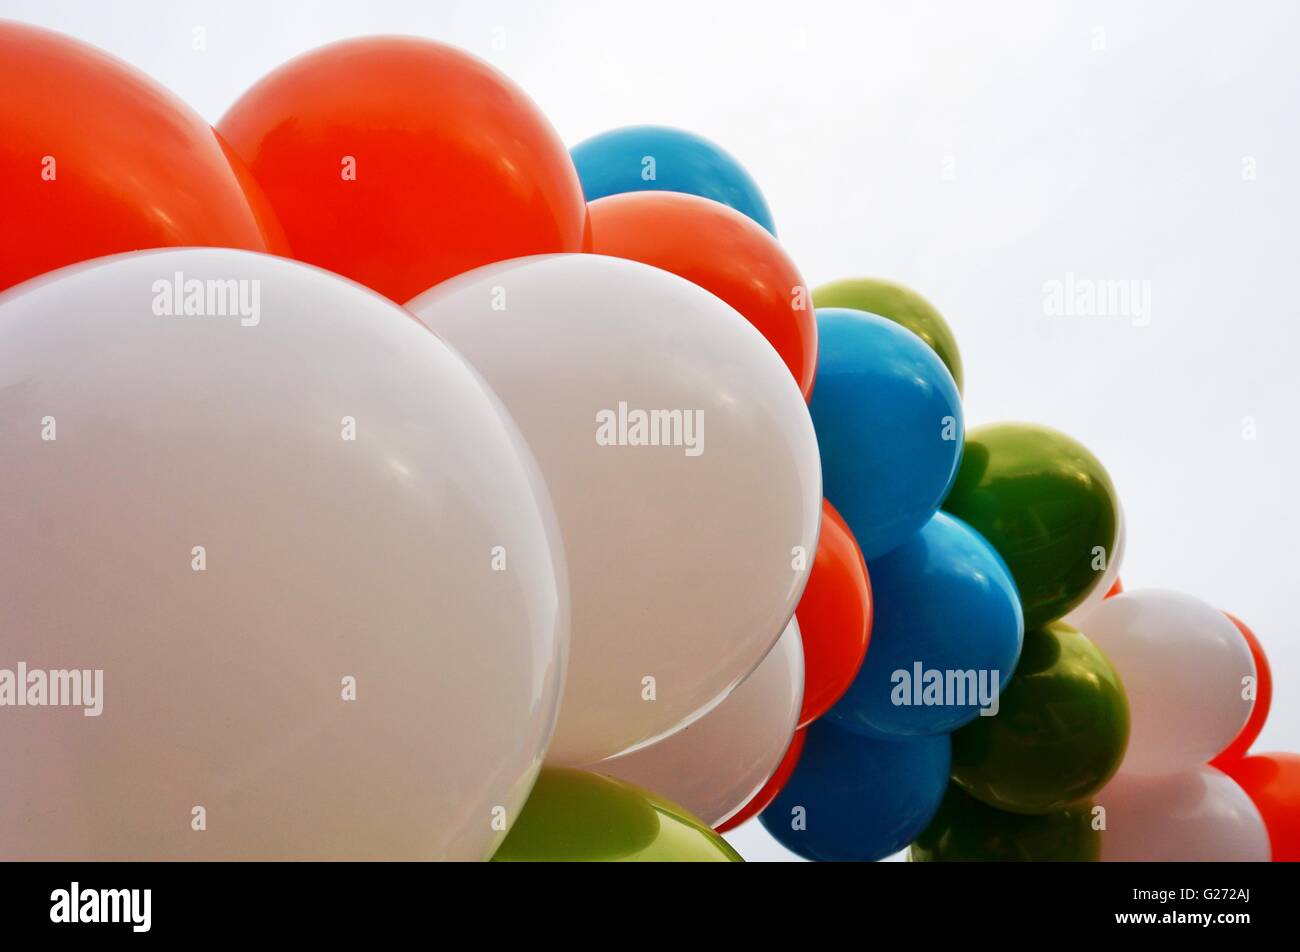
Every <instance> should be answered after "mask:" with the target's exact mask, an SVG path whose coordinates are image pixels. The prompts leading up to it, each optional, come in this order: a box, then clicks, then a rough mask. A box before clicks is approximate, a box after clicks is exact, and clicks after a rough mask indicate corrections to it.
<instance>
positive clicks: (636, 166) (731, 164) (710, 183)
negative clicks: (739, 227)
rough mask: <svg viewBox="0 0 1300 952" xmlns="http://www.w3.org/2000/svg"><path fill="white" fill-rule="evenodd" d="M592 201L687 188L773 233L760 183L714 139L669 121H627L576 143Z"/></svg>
mask: <svg viewBox="0 0 1300 952" xmlns="http://www.w3.org/2000/svg"><path fill="white" fill-rule="evenodd" d="M573 164H574V165H575V166H577V169H578V176H579V178H581V179H582V190H583V192H585V193H586V196H587V201H589V202H594V201H595V200H596V199H598V198H604V197H605V196H606V195H619V194H621V193H623V192H646V191H667V192H685V193H686V194H688V195H698V196H700V197H701V198H709V199H712V200H713V201H715V202H721V203H722V204H723V205H726V206H728V207H730V208H734V209H735V210H736V211H738V212H740V213H741V214H742V215H747V216H748V217H750V218H752V219H753V220H754V221H756V222H758V223H759V224H760V225H762V226H763V227H764V228H766V229H767V230H768V231H769V232H771V233H772V234H773V235H775V234H776V226H775V225H773V224H772V213H771V212H770V211H768V208H767V202H766V201H765V200H764V199H763V195H762V193H761V192H759V190H758V185H757V183H755V182H754V180H753V179H752V178H751V177H750V175H749V173H748V172H746V171H745V169H744V167H743V166H741V164H740V163H739V162H737V161H736V159H735V158H734V157H733V156H732V155H731V154H730V153H728V152H725V151H723V150H722V149H721V148H720V147H719V146H717V145H715V144H713V143H712V142H710V141H709V140H708V139H705V138H702V137H701V136H697V135H695V134H694V133H690V132H686V131H684V130H682V129H672V128H669V127H667V126H625V127H623V128H621V129H611V130H610V131H609V132H602V133H601V134H600V135H597V136H592V137H591V138H590V139H586V140H584V141H583V142H580V143H578V144H577V145H575V146H574V147H573Z"/></svg>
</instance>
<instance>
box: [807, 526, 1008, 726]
mask: <svg viewBox="0 0 1300 952" xmlns="http://www.w3.org/2000/svg"><path fill="white" fill-rule="evenodd" d="M867 574H868V575H869V576H870V578H871V594H872V600H873V603H874V606H875V615H874V618H873V621H872V623H871V646H870V648H868V650H867V658H866V660H865V661H864V662H863V663H862V668H861V669H860V670H859V671H858V676H857V677H856V678H855V679H854V681H853V683H852V684H851V685H850V686H849V689H848V691H846V692H845V693H844V696H843V697H842V698H840V700H839V701H838V702H837V703H836V704H835V706H834V707H833V708H831V709H830V710H829V711H828V712H827V713H826V717H827V718H828V719H829V720H832V721H834V722H835V723H836V724H837V725H839V726H840V727H843V728H845V729H847V730H851V731H856V732H858V733H861V734H866V735H868V736H876V737H880V736H884V737H897V736H900V735H902V736H917V735H924V734H940V733H947V732H949V731H954V730H956V729H957V728H959V727H961V726H962V725H963V724H968V723H970V722H971V721H973V720H974V719H975V718H977V717H979V716H981V714H983V712H985V711H987V712H988V714H987V715H985V716H992V715H993V714H996V713H997V711H998V699H999V698H1000V697H1001V692H1002V689H1003V688H1005V687H1006V686H1007V681H1008V680H1010V678H1011V674H1012V672H1013V671H1014V670H1015V667H1016V662H1017V661H1018V660H1019V658H1020V646H1021V643H1022V642H1023V641H1024V636H1025V620H1024V615H1023V614H1022V613H1021V609H1020V595H1019V593H1018V592H1017V591H1016V583H1015V581H1014V580H1013V579H1012V577H1011V571H1010V570H1009V569H1008V568H1007V566H1006V563H1005V562H1003V561H1002V556H1000V555H998V553H997V552H996V551H995V550H994V548H993V546H991V545H989V544H988V543H987V542H985V541H984V538H983V536H981V535H980V534H979V533H978V532H976V531H975V530H974V529H972V528H971V527H970V526H968V525H966V523H964V522H962V521H961V520H960V519H955V518H953V517H952V516H950V515H948V514H947V513H944V512H940V513H936V514H935V515H934V517H933V518H931V519H930V521H929V522H927V523H926V524H925V525H924V526H922V527H921V531H920V532H918V533H916V535H914V536H912V537H911V538H910V539H908V540H907V541H906V542H904V543H903V544H902V545H900V546H899V547H898V548H896V549H894V550H893V551H891V552H889V553H887V554H886V555H882V556H881V557H880V558H878V559H874V560H873V561H871V562H870V563H868V565H867Z"/></svg>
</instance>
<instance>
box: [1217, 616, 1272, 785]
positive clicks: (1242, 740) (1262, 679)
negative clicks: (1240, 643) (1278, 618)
mask: <svg viewBox="0 0 1300 952" xmlns="http://www.w3.org/2000/svg"><path fill="white" fill-rule="evenodd" d="M1224 614H1225V615H1227V616H1228V620H1229V621H1231V622H1232V623H1233V624H1234V625H1236V626H1237V630H1238V631H1239V632H1241V636H1242V637H1243V638H1245V639H1246V645H1247V647H1248V648H1249V649H1250V656H1251V658H1252V659H1254V662H1255V687H1254V693H1255V701H1254V704H1253V705H1252V706H1251V709H1250V717H1249V718H1248V719H1247V720H1246V725H1245V726H1244V727H1243V728H1242V729H1241V730H1240V731H1239V732H1238V734H1237V736H1236V737H1235V738H1233V741H1232V743H1231V744H1229V745H1228V746H1227V747H1226V748H1225V749H1224V750H1223V752H1222V753H1220V754H1219V756H1217V757H1215V758H1214V759H1213V760H1212V761H1210V763H1212V764H1213V765H1214V766H1216V767H1219V768H1221V769H1225V770H1226V769H1227V767H1228V764H1230V763H1231V762H1232V761H1234V760H1238V759H1240V758H1242V757H1244V756H1246V752H1247V751H1249V750H1250V745H1251V744H1253V743H1255V738H1257V737H1259V732H1260V731H1262V730H1263V729H1264V723H1265V722H1266V721H1267V720H1268V712H1269V708H1271V707H1272V706H1273V669H1272V668H1270V667H1269V664H1268V656H1267V655H1265V654H1264V646H1263V645H1262V644H1260V643H1259V638H1258V637H1256V635H1255V633H1254V632H1253V631H1251V630H1250V628H1248V627H1247V625H1246V623H1245V622H1244V621H1242V620H1241V619H1240V618H1238V617H1237V616H1236V615H1233V614H1231V613H1229V612H1224Z"/></svg>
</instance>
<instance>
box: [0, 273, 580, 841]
mask: <svg viewBox="0 0 1300 952" xmlns="http://www.w3.org/2000/svg"><path fill="white" fill-rule="evenodd" d="M173 282H183V283H182V292H183V294H184V296H182V297H181V298H180V299H179V301H178V299H177V298H176V297H175V296H174V293H175V291H176V288H175V286H174V284H173ZM227 283H228V285H227ZM227 293H228V294H229V295H230V296H228V297H226V296H225V295H226V294H227ZM235 300H238V302H239V306H238V307H231V305H232V304H233V303H234V302H235ZM221 304H224V305H226V306H225V307H221V306H219V305H221ZM245 304H251V305H252V306H250V307H244V305H245ZM182 305H189V306H192V307H191V309H190V310H188V312H187V310H186V309H185V308H184V307H183V306H182ZM178 307H180V310H179V312H178V310H177V308H178ZM195 308H198V309H200V310H202V312H203V313H201V314H199V313H195V311H194V309H195ZM231 311H233V313H230V312H231ZM223 314H225V315H226V316H223ZM0 443H2V444H3V445H4V446H5V447H6V448H7V451H6V452H5V454H4V455H3V457H0V484H2V485H4V487H5V491H6V493H7V494H8V498H11V499H13V500H15V501H17V500H21V501H22V504H21V505H11V506H4V507H0V537H3V538H4V540H5V545H4V546H3V547H0V604H3V605H4V606H5V613H6V615H5V625H4V628H3V632H0V642H2V645H0V648H2V649H3V650H2V651H0V654H2V655H3V657H4V658H5V659H7V660H10V661H12V662H15V663H16V662H19V661H22V662H25V663H27V664H28V666H29V667H30V668H32V669H37V668H40V669H50V670H64V669H66V670H77V671H83V670H84V671H87V672H94V671H100V672H102V675H98V674H91V673H87V674H84V675H83V677H84V679H85V683H86V684H87V685H89V684H90V683H91V681H93V680H96V679H99V678H101V677H102V690H100V689H98V688H96V689H94V693H95V695H96V697H97V698H98V699H99V701H100V702H101V705H102V706H101V709H100V716H97V717H95V718H93V720H87V719H86V718H85V717H83V712H82V711H80V710H47V709H45V708H34V707H19V708H12V709H10V710H8V711H6V713H5V714H4V716H3V717H0V762H3V763H4V764H5V765H6V769H5V770H4V771H3V772H0V802H3V803H4V805H5V807H4V810H3V811H0V855H2V856H3V857H4V858H6V859H45V860H52V859H78V860H100V859H112V860H134V859H165V860H173V859H199V858H202V859H220V860H228V859H241V860H244V859H258V860H262V859H276V860H279V859H343V858H347V859H426V860H427V859H458V860H465V859H480V860H482V859H487V858H488V857H490V856H491V854H492V851H493V849H494V848H495V847H496V845H497V843H498V842H499V840H500V838H501V834H500V833H499V832H498V831H497V829H496V827H495V826H494V819H495V814H494V811H497V810H500V809H501V808H504V809H506V810H507V811H509V810H513V809H514V808H515V807H518V806H522V805H523V801H524V798H525V796H526V795H527V792H528V789H529V787H530V785H531V784H532V781H533V777H534V776H535V774H536V772H537V770H538V768H539V765H540V763H541V759H542V755H543V752H544V750H545V747H546V743H547V741H548V739H549V738H550V735H551V731H552V727H553V724H554V722H555V718H556V711H557V707H558V703H559V693H558V692H559V685H560V681H561V678H562V673H563V670H562V669H563V666H564V657H565V651H566V649H567V644H566V641H567V630H568V597H567V591H568V587H567V579H566V578H565V574H564V564H563V557H562V550H561V545H560V536H559V532H558V527H557V526H556V524H555V516H554V513H553V511H552V509H551V504H550V502H549V500H548V498H547V493H546V489H545V486H544V485H543V483H542V481H541V478H540V476H539V474H538V472H537V468H536V464H535V462H534V461H533V460H532V458H531V456H530V454H529V452H528V450H527V448H526V447H525V445H524V443H523V441H522V440H521V439H520V437H519V434H518V431H517V430H516V428H515V426H514V424H513V423H512V422H511V421H510V419H509V418H508V417H507V416H506V415H505V414H504V413H503V412H502V409H501V406H500V403H499V401H498V400H497V399H496V398H495V397H494V396H493V395H492V394H491V393H490V392H489V391H488V390H487V389H486V388H485V387H484V386H483V385H482V382H481V381H480V379H479V378H478V376H477V375H476V374H474V373H473V372H472V371H471V370H470V369H469V368H468V367H467V366H466V365H465V363H464V361H463V360H462V359H461V358H460V357H459V356H458V355H457V354H456V353H454V352H453V351H452V350H451V349H450V348H449V347H447V345H446V344H444V343H443V342H442V341H441V340H439V339H438V338H437V337H436V336H435V335H433V334H430V333H429V332H428V331H427V330H426V329H425V328H423V327H421V326H420V325H419V324H418V323H417V322H415V321H413V320H411V319H410V316H409V315H408V314H406V313H405V312H403V311H402V310H401V309H399V308H398V307H396V306H394V305H393V304H391V303H389V302H387V301H385V300H383V299H382V298H379V297H378V296H376V295H374V294H372V293H370V292H368V291H365V290H364V289H362V288H359V287H357V286H356V285H353V284H351V283H350V282H347V281H342V280H340V279H338V278H336V277H334V276H332V275H329V274H327V273H324V272H322V271H318V270H316V269H314V268H308V267H304V266H303V265H300V264H297V263H295V262H292V261H290V260H288V259H284V258H274V257H270V256H266V255H257V254H250V253H248V252H241V251H232V250H227V249H198V248H190V249H181V250H171V251H157V252H149V253H139V254H130V255H122V256H115V257H110V258H100V259H96V260H95V261H92V262H88V263H85V264H82V265H77V266H74V267H71V268H68V269H65V270H62V271H58V272H55V273H53V274H50V275H46V276H44V277H41V278H38V279H36V280H34V281H31V282H29V283H26V284H23V285H21V286H19V287H17V288H13V289H11V290H10V291H9V292H7V293H6V294H5V295H3V296H2V297H0ZM497 549H499V550H500V551H502V552H508V553H509V560H510V561H509V571H498V570H497V568H498V567H499V566H498V565H497V563H496V559H495V554H494V553H495V551H496V550H497ZM2 680H3V679H2V678H0V681H2ZM353 698H355V700H353ZM52 699H53V696H52V695H51V696H50V700H52ZM65 699H66V694H65ZM87 707H89V705H87ZM198 807H202V808H203V810H204V811H206V814H205V815H206V818H207V824H208V825H207V829H206V830H204V831H202V832H195V830H194V829H192V828H191V822H192V821H193V820H195V819H196V817H197V814H194V815H192V813H191V811H192V810H195V809H197V808H198Z"/></svg>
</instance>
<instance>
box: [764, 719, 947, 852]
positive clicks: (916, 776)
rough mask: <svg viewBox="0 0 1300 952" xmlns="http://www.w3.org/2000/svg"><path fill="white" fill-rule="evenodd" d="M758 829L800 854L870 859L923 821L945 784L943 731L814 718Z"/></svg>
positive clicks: (912, 834) (897, 844) (911, 835)
mask: <svg viewBox="0 0 1300 952" xmlns="http://www.w3.org/2000/svg"><path fill="white" fill-rule="evenodd" d="M807 730H808V736H807V739H806V741H805V743H804V749H803V753H802V755H801V756H800V757H799V763H798V765H797V766H796V767H795V769H794V774H793V775H792V776H791V777H790V779H789V781H788V782H787V783H786V785H785V789H784V790H782V791H781V793H779V794H778V795H777V797H776V799H775V800H773V801H772V803H771V805H770V806H769V807H768V808H767V809H766V810H764V811H763V812H762V813H760V814H759V815H758V820H759V822H760V823H762V824H763V827H764V829H766V830H767V831H768V832H769V833H771V834H772V835H773V836H774V837H776V839H777V840H778V841H779V842H780V843H781V845H782V846H784V847H786V849H789V850H792V851H793V852H795V853H798V854H799V855H800V856H802V857H804V858H805V859H813V860H823V861H831V862H834V861H871V860H878V859H884V858H885V857H886V856H890V855H892V854H894V853H897V852H898V851H899V850H901V849H903V848H904V847H905V846H907V844H908V843H910V842H911V841H912V840H914V839H916V837H917V835H918V834H919V833H920V832H921V831H922V830H924V829H925V827H926V826H927V825H928V824H929V822H930V820H931V819H932V818H933V817H934V814H935V811H937V810H938V809H939V803H940V801H941V800H942V799H943V793H944V788H945V787H946V786H947V785H948V767H949V749H950V746H951V745H950V743H949V740H948V735H946V734H944V735H939V736H937V737H918V738H908V739H905V740H877V739H875V738H871V737H863V736H862V735H860V734H855V733H853V732H851V731H846V730H841V729H840V728H839V727H836V726H835V725H834V724H830V723H827V722H826V721H824V720H823V721H818V722H817V723H815V724H813V725H812V726H811V727H809V728H808V729H807Z"/></svg>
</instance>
